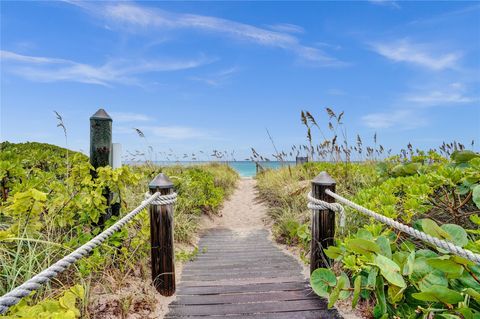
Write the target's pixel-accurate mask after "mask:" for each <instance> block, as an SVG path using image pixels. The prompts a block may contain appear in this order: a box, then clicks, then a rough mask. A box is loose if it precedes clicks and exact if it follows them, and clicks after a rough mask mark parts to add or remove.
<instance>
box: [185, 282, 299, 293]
mask: <svg viewBox="0 0 480 319" xmlns="http://www.w3.org/2000/svg"><path fill="white" fill-rule="evenodd" d="M306 287H307V283H305V282H302V281H294V282H281V283H263V284H261V283H259V284H250V285H223V286H198V287H192V286H190V287H188V286H182V285H179V287H178V291H177V296H183V295H195V294H196V295H209V294H229V293H239V292H268V291H290V290H303V289H305V288H306Z"/></svg>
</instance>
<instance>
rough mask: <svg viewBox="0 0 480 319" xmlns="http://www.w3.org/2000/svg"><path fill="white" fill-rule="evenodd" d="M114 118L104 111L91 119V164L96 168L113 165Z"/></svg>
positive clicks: (99, 111) (100, 110) (101, 110)
mask: <svg viewBox="0 0 480 319" xmlns="http://www.w3.org/2000/svg"><path fill="white" fill-rule="evenodd" d="M111 148H112V118H111V117H110V116H109V115H108V114H107V112H105V110H104V109H99V110H98V111H97V112H96V113H95V114H93V115H92V116H91V117H90V164H92V166H93V167H94V168H98V167H102V166H108V165H111V162H110V152H111Z"/></svg>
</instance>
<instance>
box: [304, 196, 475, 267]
mask: <svg viewBox="0 0 480 319" xmlns="http://www.w3.org/2000/svg"><path fill="white" fill-rule="evenodd" d="M325 193H326V194H328V195H330V196H332V197H333V198H335V199H336V200H337V201H339V202H341V203H342V204H344V205H347V206H350V207H352V208H354V209H356V210H357V211H359V212H360V213H362V214H364V215H367V216H369V217H372V218H373V219H375V220H377V221H379V222H381V223H384V224H386V225H388V226H390V227H393V228H396V229H398V230H400V231H402V232H404V233H406V234H409V235H410V236H412V237H415V238H417V239H420V240H422V241H425V242H428V243H430V244H432V245H435V246H437V247H438V248H442V249H445V250H447V251H449V252H450V253H452V254H455V255H458V256H461V257H464V258H466V259H468V260H471V261H473V262H475V263H478V264H480V255H479V254H476V253H474V252H472V251H470V250H468V249H464V248H462V247H459V246H457V245H455V244H453V243H451V242H448V241H446V240H442V239H439V238H436V237H433V236H430V235H428V234H426V233H424V232H421V231H419V230H417V229H415V228H412V227H410V226H407V225H404V224H402V223H399V222H397V221H395V220H393V219H391V218H389V217H386V216H383V215H380V214H378V213H376V212H374V211H371V210H369V209H367V208H365V207H363V206H360V205H358V204H356V203H354V202H352V201H349V200H348V199H346V198H344V197H342V196H340V195H338V194H336V193H334V192H332V191H331V190H329V189H327V190H326V191H325ZM308 200H309V203H308V207H309V208H311V209H330V210H333V211H335V212H339V211H340V210H343V207H342V205H340V204H339V203H327V202H325V201H322V200H319V199H316V198H313V197H312V196H311V194H310V193H309V194H308ZM312 207H313V208H312ZM340 207H342V208H340Z"/></svg>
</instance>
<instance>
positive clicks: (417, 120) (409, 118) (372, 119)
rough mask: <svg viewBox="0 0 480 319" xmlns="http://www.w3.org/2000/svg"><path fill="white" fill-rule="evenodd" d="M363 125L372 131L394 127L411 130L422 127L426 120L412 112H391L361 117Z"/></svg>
mask: <svg viewBox="0 0 480 319" xmlns="http://www.w3.org/2000/svg"><path fill="white" fill-rule="evenodd" d="M362 121H363V123H364V124H365V125H366V126H368V127H370V128H374V129H386V128H391V127H396V128H398V129H413V128H416V127H420V126H424V125H425V124H426V120H425V119H423V118H421V117H420V116H419V114H415V112H413V110H393V111H391V112H381V113H371V114H367V115H365V116H363V117H362Z"/></svg>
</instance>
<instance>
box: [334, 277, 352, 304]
mask: <svg viewBox="0 0 480 319" xmlns="http://www.w3.org/2000/svg"><path fill="white" fill-rule="evenodd" d="M340 277H343V278H344V279H345V285H344V287H343V290H342V291H340V295H339V296H338V298H339V299H340V300H345V299H347V298H348V297H350V295H351V293H350V279H349V278H348V276H347V274H346V273H344V272H343V271H342V273H341V274H340ZM337 281H338V280H337Z"/></svg>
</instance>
